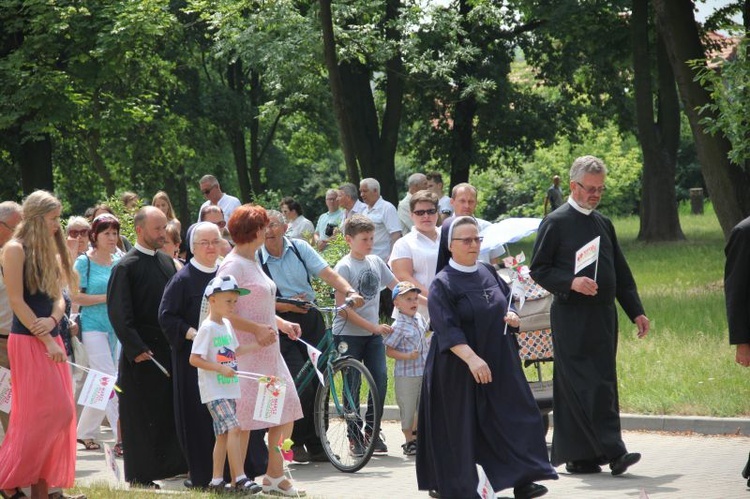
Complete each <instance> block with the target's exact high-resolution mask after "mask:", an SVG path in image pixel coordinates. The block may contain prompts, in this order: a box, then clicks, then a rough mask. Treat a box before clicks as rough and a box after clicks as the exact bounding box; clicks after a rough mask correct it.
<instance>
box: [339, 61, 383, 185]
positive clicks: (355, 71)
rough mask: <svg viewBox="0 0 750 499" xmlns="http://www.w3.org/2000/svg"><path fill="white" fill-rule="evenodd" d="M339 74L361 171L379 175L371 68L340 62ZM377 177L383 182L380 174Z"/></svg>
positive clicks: (367, 175) (371, 175)
mask: <svg viewBox="0 0 750 499" xmlns="http://www.w3.org/2000/svg"><path fill="white" fill-rule="evenodd" d="M339 74H340V75H341V83H342V84H343V90H344V93H343V97H344V103H345V105H346V109H347V115H348V116H349V130H350V134H351V138H352V140H353V144H354V155H355V156H356V157H357V163H358V164H359V171H360V173H361V174H362V176H363V177H373V178H377V175H376V171H377V167H376V166H375V165H378V164H380V162H381V157H380V152H381V151H380V148H379V147H378V145H379V144H378V142H379V137H380V133H379V130H378V113H377V110H376V109H375V97H373V95H372V87H371V85H372V71H371V70H370V69H369V68H368V67H367V66H365V65H364V64H362V63H360V62H358V61H345V62H342V63H341V64H339ZM354 110H356V112H354ZM378 180H379V181H381V183H382V180H381V179H380V178H378ZM382 188H383V186H381V189H382Z"/></svg>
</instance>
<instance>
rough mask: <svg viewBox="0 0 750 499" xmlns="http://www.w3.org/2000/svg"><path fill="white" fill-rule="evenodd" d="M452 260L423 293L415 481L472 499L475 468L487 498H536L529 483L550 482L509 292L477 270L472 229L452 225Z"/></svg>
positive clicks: (460, 221)
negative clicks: (483, 478) (492, 493)
mask: <svg viewBox="0 0 750 499" xmlns="http://www.w3.org/2000/svg"><path fill="white" fill-rule="evenodd" d="M448 239H449V243H450V250H451V252H452V255H453V256H452V258H451V260H450V262H449V264H448V266H446V267H445V269H443V270H442V271H441V272H439V273H438V275H437V276H436V277H435V280H434V281H433V282H432V285H431V286H430V293H429V300H428V306H429V310H430V320H431V324H432V328H433V330H434V337H433V339H432V343H431V346H430V352H429V354H428V357H427V364H426V366H425V371H424V382H423V385H422V394H421V399H420V407H419V423H418V431H417V481H418V484H419V488H420V489H421V490H435V491H437V492H438V493H439V494H440V497H441V498H461V499H467V498H475V497H479V494H478V493H477V487H478V482H479V477H478V473H477V468H476V464H479V465H481V466H482V468H483V469H484V472H485V474H486V475H487V477H488V479H489V481H490V483H491V484H492V488H493V489H494V490H502V489H506V488H510V487H513V493H514V496H515V497H516V498H517V499H528V498H532V497H539V496H542V495H544V494H545V493H546V492H547V488H546V487H544V486H542V485H538V484H536V483H534V481H536V480H544V479H556V478H557V474H556V473H555V470H554V469H553V468H552V466H551V465H550V462H549V459H548V457H547V446H546V443H545V440H544V428H543V424H542V417H541V415H540V413H539V409H538V408H537V406H536V403H535V402H534V398H533V396H532V394H531V390H530V388H529V385H528V382H527V381H526V378H525V376H524V374H523V371H522V369H521V364H520V360H519V358H518V348H517V346H516V342H515V339H514V337H513V335H512V334H511V333H510V332H508V333H507V334H504V329H505V323H507V324H508V325H509V326H510V327H511V328H513V327H518V324H519V319H518V316H517V315H516V314H515V313H514V312H512V311H510V312H509V311H508V301H507V296H508V295H509V293H510V290H509V288H508V286H507V285H506V284H505V283H504V282H503V281H501V280H500V279H498V277H497V274H496V272H495V271H494V269H493V268H492V267H491V266H489V265H486V264H483V263H479V264H477V257H478V256H479V246H480V239H481V238H479V231H478V228H477V223H476V220H474V219H473V218H472V217H458V218H456V219H455V220H454V222H453V224H452V225H451V227H450V230H449V233H448Z"/></svg>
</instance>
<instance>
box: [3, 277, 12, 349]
mask: <svg viewBox="0 0 750 499" xmlns="http://www.w3.org/2000/svg"><path fill="white" fill-rule="evenodd" d="M11 324H13V310H12V309H11V308H10V301H9V300H8V289H7V288H6V287H5V280H3V274H2V272H0V334H1V335H3V336H7V335H8V334H10V326H11Z"/></svg>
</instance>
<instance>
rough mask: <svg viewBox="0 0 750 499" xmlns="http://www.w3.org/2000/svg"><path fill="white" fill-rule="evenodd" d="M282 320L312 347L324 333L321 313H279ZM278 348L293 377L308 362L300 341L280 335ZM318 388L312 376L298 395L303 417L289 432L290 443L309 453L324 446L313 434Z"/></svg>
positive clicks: (320, 449) (317, 382)
mask: <svg viewBox="0 0 750 499" xmlns="http://www.w3.org/2000/svg"><path fill="white" fill-rule="evenodd" d="M279 317H281V318H282V319H285V320H288V321H289V322H295V323H297V324H299V325H300V328H301V329H302V339H303V340H305V341H306V342H308V343H309V344H311V345H317V344H318V343H319V342H320V340H322V339H323V335H324V334H325V322H324V321H323V316H322V315H321V313H320V312H318V311H317V310H315V309H310V310H309V311H308V312H307V313H306V314H298V313H295V312H284V313H281V314H279ZM279 347H280V348H281V356H282V357H284V361H285V362H286V365H287V367H288V368H289V372H291V374H292V376H297V374H298V373H299V372H300V370H302V366H304V365H305V362H307V361H308V360H309V357H308V356H307V347H306V346H305V345H304V344H303V343H301V342H299V341H294V340H290V339H289V338H288V337H287V336H286V335H283V334H282V335H279ZM318 386H320V381H319V380H318V377H317V376H313V377H312V382H311V383H309V384H308V385H307V387H306V388H305V390H304V391H303V392H302V393H300V394H299V401H300V404H301V405H302V413H303V418H302V419H298V420H297V421H295V422H294V430H293V431H292V441H294V444H295V445H304V446H305V447H307V451H308V452H309V453H311V454H317V453H320V452H323V446H322V445H321V444H320V438H319V437H318V436H317V435H316V434H315V418H314V412H313V411H314V410H315V394H316V392H317V391H318Z"/></svg>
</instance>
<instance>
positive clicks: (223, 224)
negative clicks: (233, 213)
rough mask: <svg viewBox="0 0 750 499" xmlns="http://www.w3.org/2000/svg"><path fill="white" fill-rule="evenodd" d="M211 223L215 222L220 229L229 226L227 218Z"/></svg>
mask: <svg viewBox="0 0 750 499" xmlns="http://www.w3.org/2000/svg"><path fill="white" fill-rule="evenodd" d="M211 223H212V224H214V225H215V226H217V227H218V228H220V229H223V228H224V227H226V226H227V222H226V220H219V221H218V222H211Z"/></svg>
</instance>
